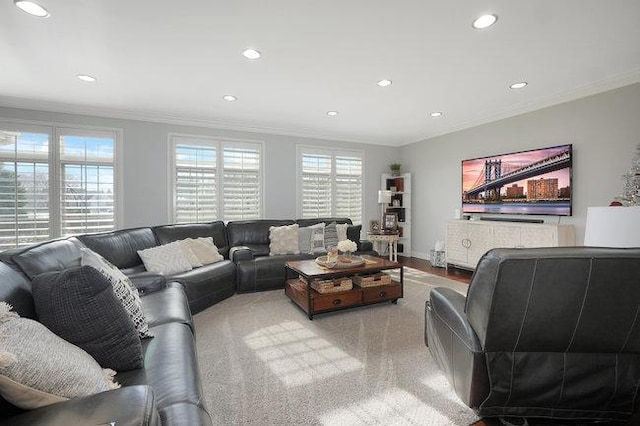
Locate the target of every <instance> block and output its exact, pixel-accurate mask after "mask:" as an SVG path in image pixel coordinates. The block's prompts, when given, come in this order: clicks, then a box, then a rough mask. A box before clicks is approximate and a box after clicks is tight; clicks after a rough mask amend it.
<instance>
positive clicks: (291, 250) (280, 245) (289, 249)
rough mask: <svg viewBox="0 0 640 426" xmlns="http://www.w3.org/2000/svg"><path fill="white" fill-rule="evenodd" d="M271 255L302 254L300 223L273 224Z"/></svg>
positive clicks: (271, 229)
mask: <svg viewBox="0 0 640 426" xmlns="http://www.w3.org/2000/svg"><path fill="white" fill-rule="evenodd" d="M269 241H270V244H269V255H270V256H273V255H275V254H300V246H299V244H298V224H297V223H294V224H293V225H284V226H272V227H270V228H269Z"/></svg>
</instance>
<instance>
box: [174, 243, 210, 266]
mask: <svg viewBox="0 0 640 426" xmlns="http://www.w3.org/2000/svg"><path fill="white" fill-rule="evenodd" d="M176 243H178V244H179V245H180V248H181V249H182V252H183V253H184V255H185V257H186V258H187V260H188V261H189V264H190V265H191V267H192V268H200V267H201V266H204V264H203V263H202V262H201V261H200V259H198V256H196V254H195V253H194V251H193V249H191V245H190V244H189V242H187V241H186V240H180V241H176Z"/></svg>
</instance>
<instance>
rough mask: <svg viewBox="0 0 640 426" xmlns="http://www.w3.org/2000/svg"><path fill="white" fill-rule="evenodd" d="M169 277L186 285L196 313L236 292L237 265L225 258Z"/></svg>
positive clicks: (190, 301) (192, 310)
mask: <svg viewBox="0 0 640 426" xmlns="http://www.w3.org/2000/svg"><path fill="white" fill-rule="evenodd" d="M169 279H170V280H175V281H177V282H179V283H181V284H183V285H184V291H185V293H186V294H187V298H188V300H189V308H190V309H191V312H192V313H193V314H196V313H198V312H200V311H201V310H203V309H206V308H208V307H209V306H211V305H213V304H215V303H217V302H219V301H221V300H223V299H226V298H227V297H229V296H232V295H233V293H235V284H236V282H235V281H236V265H235V263H233V262H231V261H230V260H223V261H221V262H216V263H212V264H210V265H205V266H203V267H202V268H197V269H193V270H191V271H186V272H182V273H179V274H174V275H172V276H171V277H169Z"/></svg>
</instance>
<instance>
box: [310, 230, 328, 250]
mask: <svg viewBox="0 0 640 426" xmlns="http://www.w3.org/2000/svg"><path fill="white" fill-rule="evenodd" d="M310 244H311V250H310V251H309V254H321V253H326V250H325V248H324V225H323V226H321V227H320V228H317V229H314V230H313V231H312V232H311V239H310Z"/></svg>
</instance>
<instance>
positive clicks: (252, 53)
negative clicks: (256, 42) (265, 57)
mask: <svg viewBox="0 0 640 426" xmlns="http://www.w3.org/2000/svg"><path fill="white" fill-rule="evenodd" d="M242 55H243V56H244V57H245V58H247V59H258V58H260V56H262V53H260V52H258V51H257V50H255V49H246V50H244V51H243V52H242Z"/></svg>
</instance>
